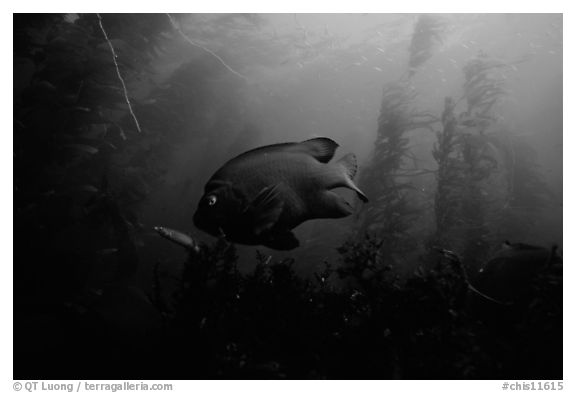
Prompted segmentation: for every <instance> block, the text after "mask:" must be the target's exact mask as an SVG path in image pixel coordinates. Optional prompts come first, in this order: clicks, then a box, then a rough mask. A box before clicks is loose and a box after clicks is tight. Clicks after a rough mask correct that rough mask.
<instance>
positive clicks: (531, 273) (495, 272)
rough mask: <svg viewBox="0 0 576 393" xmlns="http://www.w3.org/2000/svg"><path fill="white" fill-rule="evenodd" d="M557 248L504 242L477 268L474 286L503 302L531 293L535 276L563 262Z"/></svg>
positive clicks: (555, 267)
mask: <svg viewBox="0 0 576 393" xmlns="http://www.w3.org/2000/svg"><path fill="white" fill-rule="evenodd" d="M557 249H558V247H557V246H556V245H553V246H552V247H542V246H535V245H530V244H524V243H510V242H508V241H505V242H504V243H503V244H502V246H501V249H500V250H499V251H498V252H497V253H496V254H495V255H494V256H493V257H492V258H491V259H489V260H488V261H487V262H486V263H485V264H484V266H483V267H482V268H481V269H480V270H479V271H478V273H477V275H476V277H475V279H474V285H475V287H476V288H478V289H479V290H480V291H482V292H483V293H485V294H487V295H488V296H490V297H492V298H495V299H498V300H499V301H501V302H507V303H511V302H515V301H517V300H518V299H519V298H521V297H522V296H525V295H526V294H527V293H528V292H529V290H530V285H531V282H532V280H533V279H534V278H536V277H537V276H538V275H539V274H541V273H542V272H544V271H546V270H550V269H557V267H558V265H561V264H562V259H561V257H560V256H559V255H558V254H557Z"/></svg>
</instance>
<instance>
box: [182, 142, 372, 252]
mask: <svg viewBox="0 0 576 393" xmlns="http://www.w3.org/2000/svg"><path fill="white" fill-rule="evenodd" d="M338 146H339V145H338V144H337V143H336V142H335V141H333V140H332V139H330V138H326V137H319V138H313V139H308V140H305V141H303V142H299V143H280V144H274V145H268V146H262V147H259V148H256V149H253V150H249V151H247V152H245V153H242V154H240V155H239V156H236V157H235V158H232V159H231V160H229V161H228V162H226V163H225V164H224V165H223V166H222V167H221V168H220V169H218V170H217V171H216V172H215V173H214V175H212V177H211V178H210V179H209V180H208V182H207V184H206V186H205V188H204V195H203V196H202V197H201V199H200V201H199V203H198V208H197V210H196V212H195V214H194V219H193V221H194V225H195V226H196V227H197V228H198V229H200V230H202V231H204V232H206V233H208V234H211V235H213V236H224V237H225V238H226V239H227V240H229V241H231V242H234V243H240V244H247V245H263V246H265V247H268V248H271V249H275V250H292V249H294V248H296V247H298V246H299V245H300V242H299V240H298V239H297V238H296V236H295V235H294V233H293V232H292V229H294V228H295V227H297V226H298V225H300V224H302V223H303V222H305V221H308V220H312V219H318V218H341V217H346V216H349V215H350V214H352V212H353V207H352V206H351V205H350V203H348V201H346V200H345V199H344V198H343V197H342V196H340V195H338V194H337V193H335V192H333V191H332V190H333V189H334V188H338V187H344V188H349V189H351V190H354V191H355V192H356V195H358V197H359V198H360V199H361V200H362V201H363V202H364V203H366V202H368V198H367V197H366V195H365V194H364V193H363V192H362V191H361V190H360V189H359V188H358V187H357V186H356V185H355V184H354V182H353V178H354V176H355V174H356V172H357V169H358V166H357V164H356V157H355V155H354V154H353V153H348V154H346V155H345V156H344V157H342V158H341V159H340V160H338V161H335V162H331V160H332V158H333V157H334V154H335V152H336V149H337V148H338Z"/></svg>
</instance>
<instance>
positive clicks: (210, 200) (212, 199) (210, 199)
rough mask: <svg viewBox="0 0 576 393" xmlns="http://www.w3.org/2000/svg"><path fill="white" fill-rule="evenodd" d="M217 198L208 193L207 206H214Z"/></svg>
mask: <svg viewBox="0 0 576 393" xmlns="http://www.w3.org/2000/svg"><path fill="white" fill-rule="evenodd" d="M216 201H217V198H216V196H215V195H210V196H209V197H208V206H214V205H215V204H216Z"/></svg>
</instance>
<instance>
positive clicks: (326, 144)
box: [293, 137, 338, 163]
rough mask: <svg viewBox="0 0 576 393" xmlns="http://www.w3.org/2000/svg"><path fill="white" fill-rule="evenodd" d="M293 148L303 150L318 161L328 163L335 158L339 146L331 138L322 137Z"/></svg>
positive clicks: (298, 144)
mask: <svg viewBox="0 0 576 393" xmlns="http://www.w3.org/2000/svg"><path fill="white" fill-rule="evenodd" d="M293 148H294V149H298V150H300V149H303V152H305V153H307V154H310V155H311V156H312V157H314V158H315V159H317V160H318V161H320V162H323V163H327V162H329V161H330V160H331V159H332V157H334V153H336V149H337V148H338V144H337V143H336V142H334V141H333V140H332V139H330V138H325V137H320V138H314V139H308V140H306V141H304V142H300V143H297V144H295V145H294V146H293Z"/></svg>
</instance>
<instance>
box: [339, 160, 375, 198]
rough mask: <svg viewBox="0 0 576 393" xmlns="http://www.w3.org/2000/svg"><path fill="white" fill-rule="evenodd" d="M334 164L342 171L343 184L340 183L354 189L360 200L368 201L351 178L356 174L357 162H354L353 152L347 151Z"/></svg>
mask: <svg viewBox="0 0 576 393" xmlns="http://www.w3.org/2000/svg"><path fill="white" fill-rule="evenodd" d="M336 165H337V166H338V167H339V169H340V170H341V171H342V174H343V175H344V184H341V185H342V186H344V187H347V188H350V189H351V190H354V191H356V194H358V197H359V198H360V199H361V200H362V202H368V197H367V196H366V195H365V194H364V193H363V192H362V191H360V189H359V188H358V186H356V184H354V182H353V181H352V179H354V176H356V172H358V163H357V162H356V156H355V155H354V154H353V153H348V154H346V155H345V156H344V157H342V158H341V159H339V160H338V161H337V162H336Z"/></svg>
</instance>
